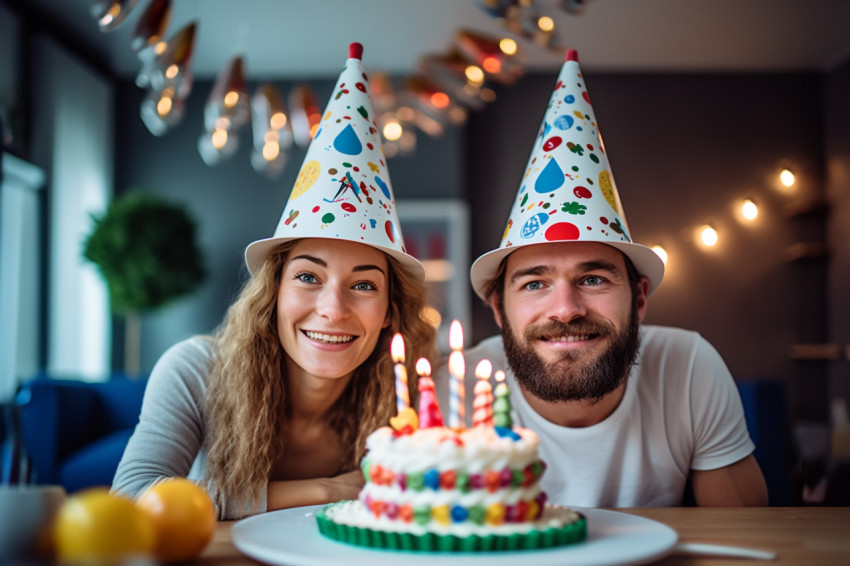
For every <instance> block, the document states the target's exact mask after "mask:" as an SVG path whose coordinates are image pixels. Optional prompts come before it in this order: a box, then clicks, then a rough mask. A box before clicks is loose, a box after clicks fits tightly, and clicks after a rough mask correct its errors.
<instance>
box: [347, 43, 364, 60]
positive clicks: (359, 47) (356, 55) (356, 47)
mask: <svg viewBox="0 0 850 566" xmlns="http://www.w3.org/2000/svg"><path fill="white" fill-rule="evenodd" d="M348 58H349V59H361V60H362V59H363V44H361V43H357V42H356V41H355V42H354V43H352V44H351V45H349V46H348Z"/></svg>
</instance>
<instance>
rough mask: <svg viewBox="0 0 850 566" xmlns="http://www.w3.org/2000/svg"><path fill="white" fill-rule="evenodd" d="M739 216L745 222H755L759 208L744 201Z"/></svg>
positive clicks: (748, 201) (750, 202) (751, 202)
mask: <svg viewBox="0 0 850 566" xmlns="http://www.w3.org/2000/svg"><path fill="white" fill-rule="evenodd" d="M741 214H742V215H743V216H744V218H746V219H747V220H755V219H756V217H757V216H758V215H759V207H758V206H756V203H754V202H753V201H751V200H745V201H744V204H742V205H741Z"/></svg>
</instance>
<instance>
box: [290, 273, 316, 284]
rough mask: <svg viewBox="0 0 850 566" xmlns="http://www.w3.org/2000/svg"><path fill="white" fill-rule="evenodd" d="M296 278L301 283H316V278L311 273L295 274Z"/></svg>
mask: <svg viewBox="0 0 850 566" xmlns="http://www.w3.org/2000/svg"><path fill="white" fill-rule="evenodd" d="M295 278H296V279H298V280H299V281H301V282H302V283H316V282H318V279H316V276H315V275H313V274H312V273H299V274H297V275H296V276H295Z"/></svg>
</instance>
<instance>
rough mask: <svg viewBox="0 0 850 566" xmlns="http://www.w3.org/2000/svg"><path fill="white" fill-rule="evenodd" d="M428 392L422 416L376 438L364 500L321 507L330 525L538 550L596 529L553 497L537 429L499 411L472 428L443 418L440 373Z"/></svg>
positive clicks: (390, 539) (397, 544) (355, 537)
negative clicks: (543, 481)
mask: <svg viewBox="0 0 850 566" xmlns="http://www.w3.org/2000/svg"><path fill="white" fill-rule="evenodd" d="M423 383H424V384H425V386H424V387H423ZM420 391H421V398H420V400H421V401H422V404H421V405H420V413H419V414H420V417H421V418H422V421H421V423H420V421H419V419H417V418H415V413H413V415H414V418H411V417H410V413H412V409H409V408H408V409H406V410H405V411H403V412H401V413H400V414H399V417H396V419H395V422H394V423H393V425H394V426H393V427H383V428H380V429H378V430H377V431H375V432H374V433H372V434H371V435H370V436H369V437H368V439H367V441H366V448H367V452H366V456H365V458H364V460H363V462H362V469H363V475H364V477H365V479H366V483H365V485H364V486H363V488H362V489H361V490H360V493H359V495H358V499H357V500H356V501H342V502H340V503H336V504H332V505H329V506H327V507H325V508H324V509H323V510H322V511H321V512H320V513H319V514H318V515H317V520H318V524H319V530H320V532H321V533H322V534H324V535H325V536H327V537H330V538H333V539H336V540H340V541H343V542H347V543H351V544H357V545H361V546H369V547H376V548H390V549H398V550H420V551H494V550H522V549H536V548H548V547H553V546H561V545H566V544H572V543H576V542H580V541H583V540H585V539H586V538H587V520H586V518H585V517H584V516H583V515H581V514H580V513H577V512H575V511H573V510H571V509H567V508H564V507H559V506H555V505H549V504H547V503H546V494H545V492H544V491H543V490H542V489H541V487H540V483H539V480H540V477H541V476H542V475H543V473H544V471H545V468H546V466H545V464H544V463H543V462H542V461H541V460H540V458H539V456H538V446H539V442H540V441H539V438H538V436H537V434H535V433H534V432H533V431H531V430H528V429H525V428H520V427H513V426H510V419H508V422H507V423H505V424H507V425H508V426H494V425H493V422H494V421H493V419H492V418H491V417H490V416H485V417H483V418H477V419H474V420H475V421H476V425H475V426H473V427H472V428H468V429H458V428H449V427H446V426H443V425H442V419H441V418H440V415H439V408H438V407H437V405H436V399H435V398H434V396H433V382H432V381H431V380H430V378H421V379H420ZM476 400H477V401H478V400H479V399H476ZM490 401H492V396H491V395H489V392H488V394H486V395H482V396H481V401H480V403H481V404H488V405H487V407H488V408H489V406H490V405H489V402H490ZM498 401H507V396H506V394H504V395H502V396H500V399H499V400H498ZM496 406H497V407H498V406H499V405H498V404H497V405H496ZM501 416H502V420H504V418H505V415H501ZM420 424H421V426H420Z"/></svg>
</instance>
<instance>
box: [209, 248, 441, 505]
mask: <svg viewBox="0 0 850 566" xmlns="http://www.w3.org/2000/svg"><path fill="white" fill-rule="evenodd" d="M298 241H299V240H294V241H289V242H286V243H283V244H281V245H280V246H278V247H276V248H274V249H273V250H272V251H271V252H270V253H269V254H268V256H267V257H266V260H265V261H264V263H263V265H262V268H261V269H260V270H259V272H258V273H255V274H254V276H253V277H252V278H251V279H249V280H248V281H247V282H246V284H245V286H244V287H243V289H242V292H241V293H240V295H239V297H238V299H237V300H236V302H234V303H233V305H232V306H231V307H230V308H229V309H228V311H227V314H226V315H225V318H224V321H223V323H222V324H221V326H219V328H218V329H217V330H216V332H215V333H214V335H213V348H214V352H215V359H214V362H213V368H212V374H211V376H210V382H209V386H208V389H207V396H206V408H205V414H206V426H207V434H206V448H207V466H206V482H207V484H208V487H209V488H210V492H211V493H213V494H215V495H214V497H215V498H216V499H217V503H218V504H219V505H222V504H223V502H224V499H227V498H236V499H237V500H239V501H252V502H253V503H252V506H253V507H252V508H253V509H254V510H256V508H257V506H258V504H259V498H260V496H261V494H262V492H263V490H265V488H266V485H267V484H268V481H269V475H270V471H271V468H272V466H273V464H274V463H275V462H276V461H277V459H278V458H279V457H280V456H281V455H282V454H283V453H284V451H285V448H286V447H285V446H284V445H283V429H284V427H285V424H286V423H285V417H283V416H282V415H284V414H285V408H286V402H287V398H286V387H285V383H286V379H285V377H286V376H285V371H286V369H285V368H286V364H285V361H284V357H285V356H284V351H283V347H282V346H281V343H280V338H279V336H278V332H277V295H278V289H279V287H280V280H281V274H282V272H283V267H284V264H285V263H286V259H287V256H288V254H289V252H290V251H291V250H292V248H294V247H295V245H297V243H298ZM386 257H387V262H388V264H389V277H388V283H389V284H388V291H389V312H390V324H389V326H388V327H387V328H384V329H383V330H382V331H381V334H380V336H379V338H378V342H377V344H376V345H375V349H374V350H373V352H372V354H371V355H370V356H369V358H367V359H366V361H365V362H363V364H361V365H360V367H358V368H357V369H356V370H355V372H354V376H353V377H352V379H351V381H350V382H349V384H348V386H347V387H346V389H345V391H344V392H343V394H342V396H341V397H340V398H339V399H338V400H337V402H336V403H335V404H334V406H333V407H332V408H331V409H330V412H329V414H328V423H329V425H330V426H331V427H332V428H333V430H335V431H336V432H337V433H338V434H339V437H340V440H341V445H342V446H343V447H344V449H345V453H344V455H343V457H342V459H341V461H340V463H339V473H342V472H347V471H351V470H353V469H355V468H356V467H357V466H358V464H359V462H360V459H361V457H362V456H363V452H364V449H365V441H366V437H367V436H368V435H369V434H370V433H371V432H373V431H374V430H375V429H377V428H379V427H381V426H383V425H386V424H387V423H388V422H389V419H390V417H392V416H393V415H395V412H396V401H395V378H394V374H393V362H392V358H391V354H390V341H391V339H392V336H393V335H394V334H395V333H396V332H399V333H401V334H402V335H403V336H404V340H405V347H406V354H407V355H406V357H405V365H406V366H407V370H408V375H416V374H415V373H414V372H415V364H416V360H417V359H419V358H420V357H424V358H428V359H429V360H430V361H431V362H432V364H433V363H434V362H435V361H436V360H437V359H438V357H437V353H436V350H435V346H434V337H435V330H434V328H433V327H432V326H431V325H429V324H428V323H427V322H426V321H425V320H424V319H423V318H422V314H423V309H424V308H425V306H426V289H425V285H424V284H423V283H422V282H421V281H420V280H419V279H417V278H416V277H415V276H413V275H412V274H411V273H410V272H409V271H408V270H407V269H406V268H405V267H403V266H402V264H400V263H399V262H398V261H396V260H394V259H393V258H392V257H390V256H389V255H386ZM410 393H411V403H412V404H413V403H416V397H417V395H416V393H417V390H416V387H410ZM412 406H414V407H415V406H416V405H415V404H413V405H412Z"/></svg>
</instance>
